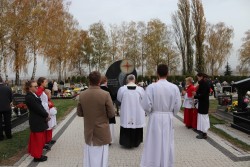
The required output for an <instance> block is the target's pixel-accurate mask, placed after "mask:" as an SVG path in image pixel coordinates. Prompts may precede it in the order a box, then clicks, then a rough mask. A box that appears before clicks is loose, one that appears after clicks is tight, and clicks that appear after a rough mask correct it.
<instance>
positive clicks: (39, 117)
mask: <svg viewBox="0 0 250 167" xmlns="http://www.w3.org/2000/svg"><path fill="white" fill-rule="evenodd" d="M25 101H26V105H27V107H28V109H29V124H30V130H31V132H42V131H45V130H46V129H48V123H47V121H46V118H47V117H48V113H47V112H46V110H45V109H44V108H43V106H42V101H41V99H40V98H38V97H36V96H35V95H34V94H33V93H31V92H29V93H27V95H26V96H25Z"/></svg>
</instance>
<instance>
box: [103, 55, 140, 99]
mask: <svg viewBox="0 0 250 167" xmlns="http://www.w3.org/2000/svg"><path fill="white" fill-rule="evenodd" d="M129 74H133V75H135V77H137V73H136V70H135V66H134V63H133V62H132V61H131V60H128V59H124V60H119V61H116V62H114V63H113V64H112V65H111V66H110V67H109V68H108V70H107V72H106V77H107V78H108V88H109V89H110V91H111V93H112V96H114V97H117V92H118V89H119V88H120V87H121V86H123V85H125V84H126V78H127V76H128V75H129Z"/></svg>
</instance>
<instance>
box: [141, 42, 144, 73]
mask: <svg viewBox="0 0 250 167" xmlns="http://www.w3.org/2000/svg"><path fill="white" fill-rule="evenodd" d="M143 50H144V49H143V46H142V47H141V75H142V77H143V76H144V75H143V72H144V71H143V70H144V69H143V68H144V59H143V58H144V56H143Z"/></svg>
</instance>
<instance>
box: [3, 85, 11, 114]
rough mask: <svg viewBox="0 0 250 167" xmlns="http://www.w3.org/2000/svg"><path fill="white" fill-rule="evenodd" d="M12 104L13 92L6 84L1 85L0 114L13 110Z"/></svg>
mask: <svg viewBox="0 0 250 167" xmlns="http://www.w3.org/2000/svg"><path fill="white" fill-rule="evenodd" d="M10 103H12V91H11V89H10V88H9V87H8V86H5V85H4V83H0V112H1V111H9V110H11V107H10Z"/></svg>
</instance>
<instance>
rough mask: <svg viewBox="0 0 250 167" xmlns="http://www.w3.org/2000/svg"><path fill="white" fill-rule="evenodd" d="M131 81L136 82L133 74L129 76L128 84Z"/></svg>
mask: <svg viewBox="0 0 250 167" xmlns="http://www.w3.org/2000/svg"><path fill="white" fill-rule="evenodd" d="M129 81H135V76H134V75H133V74H129V75H128V76H127V82H129Z"/></svg>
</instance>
